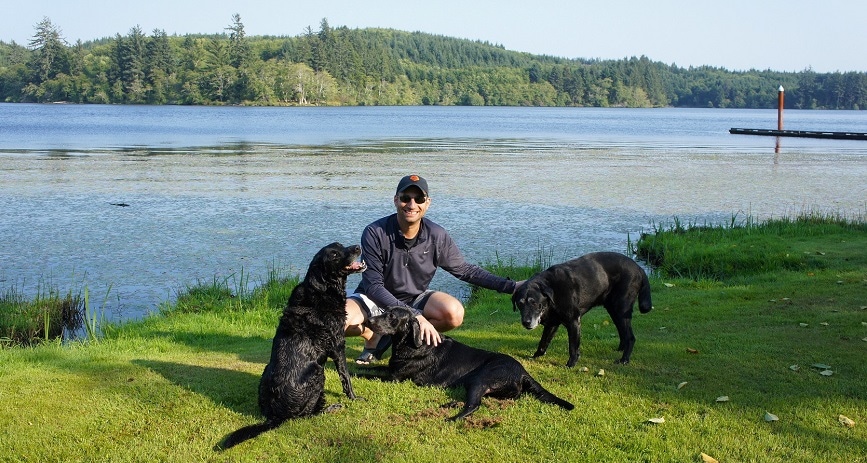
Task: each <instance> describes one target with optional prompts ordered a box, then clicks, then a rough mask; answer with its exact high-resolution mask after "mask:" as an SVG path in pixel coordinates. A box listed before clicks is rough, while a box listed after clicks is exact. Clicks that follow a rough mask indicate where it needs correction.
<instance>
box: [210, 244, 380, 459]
mask: <svg viewBox="0 0 867 463" xmlns="http://www.w3.org/2000/svg"><path fill="white" fill-rule="evenodd" d="M360 255H361V248H360V247H359V246H349V247H343V245H341V244H340V243H331V244H329V245H328V246H325V247H324V248H322V249H321V250H319V252H317V253H316V256H315V257H313V260H312V261H311V262H310V267H309V268H308V269H307V274H306V275H305V276H304V281H302V282H301V283H299V284H298V286H296V287H295V289H293V290H292V295H291V296H289V302H288V303H287V304H286V308H285V309H284V310H283V315H282V316H281V317H280V324H279V325H278V326H277V333H276V334H275V335H274V343H273V345H272V347H271V360H270V361H269V362H268V365H267V366H265V371H264V372H263V373H262V379H261V381H260V382H259V408H260V410H261V411H262V415H264V416H265V422H264V423H260V424H254V425H251V426H246V427H243V428H241V429H239V430H237V431H235V432H233V433H232V434H229V436H228V437H226V439H225V440H224V441H223V444H222V445H221V446H219V447H220V448H222V449H227V448H229V447H232V446H234V445H237V444H239V443H241V442H243V441H245V440H247V439H251V438H253V437H256V436H258V435H259V434H261V433H263V432H265V431H268V430H270V429H274V428H276V427H277V426H280V424H282V423H283V422H284V421H286V420H288V419H291V418H300V417H305V416H311V415H315V414H318V413H320V412H321V411H322V409H323V408H324V407H325V369H324V366H325V362H326V361H327V360H328V358H329V357H330V358H331V359H333V360H334V365H335V366H336V367H337V373H338V374H339V375H340V381H341V382H342V383H343V392H344V393H345V394H346V396H347V397H349V398H350V399H355V398H356V396H355V393H354V392H353V391H352V384H351V383H350V380H349V373H348V370H347V368H346V338H345V337H344V334H343V326H344V324H345V323H346V309H345V305H346V277H347V276H348V275H349V274H350V273H355V272H362V271H364V269H365V265H364V262H358V261H356V259H358V257H359V256H360Z"/></svg>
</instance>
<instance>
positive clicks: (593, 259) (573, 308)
mask: <svg viewBox="0 0 867 463" xmlns="http://www.w3.org/2000/svg"><path fill="white" fill-rule="evenodd" d="M636 298H638V309H639V310H640V311H641V313H647V312H650V309H652V308H653V305H652V304H651V301H650V284H649V283H648V281H647V274H646V273H644V270H643V269H642V268H641V267H639V266H638V264H636V263H635V261H634V260H632V259H630V258H628V257H626V256H624V255H622V254H618V253H616V252H594V253H590V254H586V255H584V256H581V257H579V258H577V259H573V260H570V261H568V262H564V263H562V264H557V265H553V266H551V267H549V268H548V269H547V270H544V271H542V272H539V273H537V274H536V275H534V276H533V277H532V278H530V279H529V280H527V281H526V282H525V283H524V284H523V285H521V287H520V288H518V290H517V291H515V293H514V294H513V295H512V306H513V307H514V309H515V310H520V311H521V323H522V324H523V325H524V328H527V329H528V330H532V329H533V328H535V327H536V326H537V325H539V323H541V324H542V325H543V326H544V327H545V329H544V331H543V332H542V339H541V340H540V341H539V347H538V349H536V353H535V354H533V357H534V358H535V357H539V356H542V355H545V351H547V350H548V345H549V344H551V339H552V338H553V337H554V333H556V332H557V328H558V327H559V326H560V325H561V324H563V325H565V326H566V330H567V331H568V332H569V361H568V362H567V363H566V366H567V367H572V366H574V365H575V362H577V361H578V357H579V356H580V355H581V316H582V315H584V314H585V313H587V311H588V310H590V309H591V308H593V307H596V306H598V305H601V306H603V307H605V310H607V311H608V315H610V316H611V320H612V321H613V322H614V326H616V327H617V334H618V335H619V336H620V345H619V346H618V347H617V350H620V351H623V356H622V357H621V358H620V360H619V361H618V362H619V363H624V364H625V363H629V358H630V356H632V348H633V347H634V346H635V335H634V334H633V333H632V306H633V304H634V303H635V299H636Z"/></svg>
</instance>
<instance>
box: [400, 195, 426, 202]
mask: <svg viewBox="0 0 867 463" xmlns="http://www.w3.org/2000/svg"><path fill="white" fill-rule="evenodd" d="M397 199H399V200H400V202H402V203H405V204H409V202H410V201H411V200H414V201H415V203H416V204H424V203H425V201H427V196H425V195H417V196H416V195H408V194H402V195H400V196H399V197H398V198H397Z"/></svg>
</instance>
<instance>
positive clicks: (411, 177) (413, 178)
mask: <svg viewBox="0 0 867 463" xmlns="http://www.w3.org/2000/svg"><path fill="white" fill-rule="evenodd" d="M409 179H410V180H412V181H413V182H417V181H418V175H410V176H409Z"/></svg>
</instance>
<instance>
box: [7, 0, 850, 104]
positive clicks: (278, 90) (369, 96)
mask: <svg viewBox="0 0 867 463" xmlns="http://www.w3.org/2000/svg"><path fill="white" fill-rule="evenodd" d="M231 19H232V20H231V24H230V26H229V27H228V28H227V29H226V30H227V32H226V33H221V34H215V35H185V36H168V35H167V34H166V33H165V31H162V30H154V31H152V32H150V33H149V34H146V33H145V32H144V31H142V30H141V28H139V27H137V26H136V27H133V28H132V29H130V30H129V32H128V33H127V34H126V35H121V34H119V33H118V34H117V35H116V36H115V37H113V38H103V39H99V40H94V41H90V42H84V43H82V42H81V41H78V42H77V43H75V44H68V43H66V42H65V40H64V39H63V37H61V35H60V33H59V29H58V28H57V27H56V26H55V25H54V24H53V23H51V20H50V19H48V18H45V19H44V20H43V21H42V22H41V23H39V24H38V25H37V26H36V27H35V31H34V36H33V39H32V40H31V41H30V43H28V44H27V45H26V46H23V45H20V44H16V43H11V44H9V43H5V42H0V101H5V102H57V101H65V102H75V103H123V104H186V105H213V104H245V105H275V106H276V105H478V106H481V105H509V106H597V107H608V106H621V107H661V106H681V107H714V108H774V107H776V105H777V89H778V87H779V86H780V85H782V86H783V87H785V89H786V106H787V107H792V108H804V109H811V108H822V109H865V108H867V73H863V72H842V73H841V72H835V73H816V72H813V71H812V70H810V69H805V70H803V71H800V72H777V71H771V70H764V71H759V70H751V71H747V72H732V71H728V70H726V69H722V68H714V67H705V66H703V67H697V68H695V67H690V68H680V67H677V66H676V65H667V64H664V63H660V62H654V61H651V60H650V59H649V58H648V57H645V56H642V57H639V58H636V57H631V58H624V59H620V60H584V59H565V58H557V57H552V56H540V55H531V54H528V53H520V52H514V51H509V50H506V49H504V48H503V47H502V46H499V45H496V44H491V43H487V42H479V41H471V40H463V39H455V38H450V37H444V36H439V35H432V34H423V33H419V32H402V31H397V30H390V29H349V28H347V27H337V28H333V27H331V26H330V25H329V24H328V21H327V20H326V19H323V20H322V22H321V23H320V25H319V30H318V31H314V30H313V29H312V28H310V27H308V28H307V30H306V31H305V33H303V34H301V35H298V36H293V37H288V36H284V37H272V36H255V37H248V36H246V34H245V33H244V25H243V23H242V22H241V18H240V16H238V15H235V16H233V17H232V18H231Z"/></svg>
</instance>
